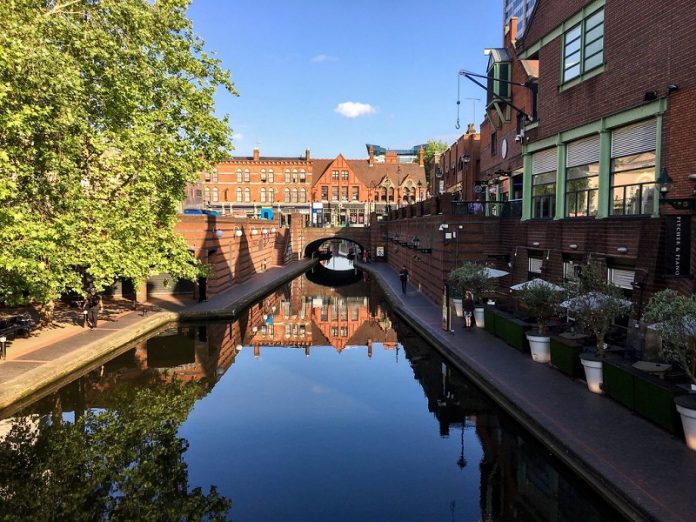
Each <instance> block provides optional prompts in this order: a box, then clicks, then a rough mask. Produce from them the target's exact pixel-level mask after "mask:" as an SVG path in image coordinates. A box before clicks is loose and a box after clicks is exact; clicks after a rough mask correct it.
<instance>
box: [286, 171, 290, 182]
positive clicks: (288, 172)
mask: <svg viewBox="0 0 696 522" xmlns="http://www.w3.org/2000/svg"><path fill="white" fill-rule="evenodd" d="M285 183H290V169H285Z"/></svg>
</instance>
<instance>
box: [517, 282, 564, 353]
mask: <svg viewBox="0 0 696 522" xmlns="http://www.w3.org/2000/svg"><path fill="white" fill-rule="evenodd" d="M513 288H514V289H517V290H518V292H519V299H520V302H521V303H522V305H523V306H524V307H525V308H527V310H529V312H530V313H531V314H532V315H534V316H535V317H536V321H537V330H532V331H529V332H527V340H528V341H529V349H530V351H531V353H532V359H534V360H535V361H536V362H540V363H547V362H549V361H550V360H551V348H550V346H551V338H550V337H549V321H550V320H551V319H553V318H554V317H555V316H556V315H558V309H559V306H560V304H561V299H562V296H563V288H562V287H560V286H557V285H554V284H553V283H549V282H547V281H544V280H543V279H534V280H532V281H529V282H527V283H523V284H521V285H517V286H516V287H513Z"/></svg>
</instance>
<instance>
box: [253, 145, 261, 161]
mask: <svg viewBox="0 0 696 522" xmlns="http://www.w3.org/2000/svg"><path fill="white" fill-rule="evenodd" d="M259 155H260V152H259V148H258V147H254V161H259Z"/></svg>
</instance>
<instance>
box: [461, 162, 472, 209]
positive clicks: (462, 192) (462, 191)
mask: <svg viewBox="0 0 696 522" xmlns="http://www.w3.org/2000/svg"><path fill="white" fill-rule="evenodd" d="M469 161H471V156H469V153H468V152H465V153H464V154H462V163H463V167H464V168H463V169H462V188H461V194H462V200H464V179H465V178H466V173H467V172H468V170H469Z"/></svg>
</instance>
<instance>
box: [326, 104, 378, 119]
mask: <svg viewBox="0 0 696 522" xmlns="http://www.w3.org/2000/svg"><path fill="white" fill-rule="evenodd" d="M334 111H336V112H337V113H338V114H340V115H341V116H345V117H346V118H357V117H359V116H365V115H366V114H372V113H373V112H375V108H374V107H373V106H372V105H370V104H369V103H360V102H352V101H348V102H343V103H339V104H338V105H337V106H336V108H335V109H334Z"/></svg>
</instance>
